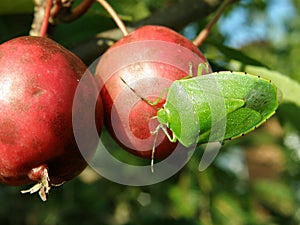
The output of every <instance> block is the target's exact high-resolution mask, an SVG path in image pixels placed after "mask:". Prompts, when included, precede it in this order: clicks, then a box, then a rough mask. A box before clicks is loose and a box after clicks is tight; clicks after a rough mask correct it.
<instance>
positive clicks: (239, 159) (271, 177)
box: [0, 0, 300, 225]
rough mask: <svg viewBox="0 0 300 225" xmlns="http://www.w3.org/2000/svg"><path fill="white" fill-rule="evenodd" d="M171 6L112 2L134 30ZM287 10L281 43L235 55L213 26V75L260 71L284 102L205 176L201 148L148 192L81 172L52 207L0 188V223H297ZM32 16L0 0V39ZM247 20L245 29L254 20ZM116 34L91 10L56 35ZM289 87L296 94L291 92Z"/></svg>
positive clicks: (24, 6) (299, 198)
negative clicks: (137, 23)
mask: <svg viewBox="0 0 300 225" xmlns="http://www.w3.org/2000/svg"><path fill="white" fill-rule="evenodd" d="M78 2H79V1H78V0H77V1H76V3H78ZM176 2H177V1H175V0H163V1H150V0H125V1H114V2H112V5H113V6H114V7H115V9H116V11H117V12H118V13H119V14H120V15H121V17H122V19H124V20H125V21H126V22H128V23H130V22H133V21H138V20H140V19H142V18H145V17H147V16H151V14H152V13H153V12H156V11H158V10H159V9H161V8H164V7H168V6H169V5H171V4H175V3H176ZM289 3H290V4H291V6H292V7H294V9H295V11H296V13H298V14H296V15H295V16H294V17H293V18H292V19H291V20H290V21H289V22H288V24H287V27H286V30H285V32H286V33H285V34H286V35H285V36H284V39H283V40H281V42H282V43H281V44H280V45H279V44H278V43H274V42H272V39H271V38H270V37H266V38H265V39H264V40H262V41H255V42H249V43H247V44H246V45H244V46H241V47H240V48H239V49H236V48H235V49H234V48H231V47H229V46H226V45H225V44H224V43H225V42H226V40H227V38H228V37H227V36H226V35H224V34H222V32H221V31H220V27H221V26H222V23H219V24H218V26H215V27H214V29H213V31H212V32H211V33H210V35H209V38H208V40H207V41H206V42H205V43H204V44H203V45H202V46H201V47H200V49H201V50H202V51H203V52H204V54H205V55H206V57H207V58H208V59H209V61H210V63H211V65H212V66H213V69H214V70H221V69H227V70H228V69H237V70H240V71H248V72H254V71H256V72H258V73H260V75H262V76H264V75H265V76H267V77H268V78H270V79H272V80H274V82H275V83H278V86H280V87H281V89H282V92H283V102H282V105H281V106H280V107H279V109H278V112H277V114H276V116H274V117H273V118H272V119H271V120H269V121H268V122H267V123H266V124H265V125H264V126H263V127H261V128H259V129H257V130H256V131H254V132H252V133H250V134H249V135H247V136H245V137H243V138H239V139H237V140H233V141H231V142H227V143H225V145H224V146H223V147H222V150H221V152H220V153H219V154H218V156H217V158H216V160H215V161H214V162H213V163H212V165H211V166H209V167H208V168H207V169H206V170H204V171H201V172H200V171H199V170H198V165H199V161H200V159H201V157H202V154H203V149H204V148H203V147H202V146H199V148H198V149H197V151H196V152H195V153H194V155H193V156H192V158H191V160H190V161H189V162H188V163H187V165H186V166H185V167H184V168H183V169H182V170H181V171H180V172H178V173H177V174H176V175H174V176H173V177H171V178H169V179H167V180H165V181H163V182H161V183H158V184H155V185H151V186H143V187H131V186H124V185H120V184H116V183H113V182H111V181H109V180H107V179H105V178H102V177H100V176H99V175H97V174H95V172H94V171H93V170H91V169H90V168H87V169H86V170H85V171H84V172H83V173H82V174H81V175H80V176H79V177H78V178H76V179H74V180H72V181H69V182H67V183H66V184H64V185H63V186H62V187H59V188H53V190H52V191H51V193H50V196H49V200H48V201H47V202H46V203H43V202H41V201H40V199H39V198H38V196H37V195H33V196H30V195H21V194H20V190H21V188H20V187H9V186H5V185H2V184H0V202H1V203H0V223H1V224H6V225H15V224H18V225H37V224H39V225H50V224H51V225H55V224H59V225H69V224H70V225H71V224H72V225H76V224H89V225H93V224H95V225H96V224H97V225H98V224H107V225H112V224H114V225H131V224H142V225H148V224H149V225H150V224H157V225H160V224H172V225H176V224H180V225H181V224H185V225H210V224H216V225H223V224H224V225H225V224H226V225H227V224H233V225H275V224H278V225H279V224H285V225H289V224H290V225H294V224H300V192H299V191H300V179H299V178H300V166H299V165H300V164H299V163H300V136H299V131H300V125H299V124H300V123H299V119H298V118H299V115H300V114H299V113H300V110H299V107H300V106H299V94H298V93H299V83H298V82H299V81H300V75H299V74H300V69H299V61H300V56H299V55H300V54H299V52H300V42H299V40H300V22H299V21H300V20H299V12H300V5H299V2H298V1H296V0H295V1H289ZM270 4H276V1H263V0H256V1H242V2H241V3H236V4H235V5H234V6H232V7H230V8H229V9H228V10H227V11H226V13H225V14H224V17H229V16H230V15H231V13H232V12H234V11H235V10H236V8H237V7H243V10H245V11H246V12H248V15H250V17H251V16H252V17H255V16H257V15H264V14H266V13H267V12H266V8H267V7H268V6H269V5H270ZM32 13H33V4H32V2H31V0H15V1H8V0H2V1H1V2H0V42H4V41H6V40H9V39H11V38H13V37H16V36H20V35H27V34H28V32H29V30H30V26H31V22H32V18H33V14H32ZM250 17H249V18H250ZM262 18H263V19H265V20H267V19H268V17H262ZM205 21H206V20H205ZM248 23H251V20H250V19H249V21H248ZM204 24H205V23H204V22H203V20H201V21H194V22H192V23H191V24H189V25H188V26H187V28H186V29H185V30H182V32H183V33H184V34H185V33H186V32H187V30H190V29H192V33H194V34H197V33H198V32H199V31H200V30H201V29H202V28H203V25H204ZM246 25H247V24H245V26H246ZM115 27H116V26H115V24H114V23H113V21H112V20H111V18H110V17H109V16H108V15H107V13H106V12H105V11H104V10H103V9H102V8H101V7H100V6H99V5H98V4H95V5H94V6H93V7H92V8H91V9H90V10H89V11H88V12H87V13H86V14H85V15H84V16H83V17H81V18H80V19H78V20H77V21H74V22H72V23H69V24H61V25H58V26H57V28H56V30H55V32H54V35H53V38H54V39H55V40H57V41H58V42H60V43H61V44H63V45H65V46H67V47H69V48H71V46H74V45H76V43H77V44H78V43H82V41H84V40H87V39H89V38H93V37H94V36H95V35H96V34H97V33H100V32H103V31H106V30H109V29H113V28H115ZM234 32H235V33H238V32H239V30H234ZM269 32H271V31H269ZM274 35H276V34H274ZM272 71H277V72H272ZM274 74H275V75H274ZM292 86H293V87H294V88H295V89H294V91H291V90H290V88H291V87H292ZM284 95H286V96H284ZM112 146H114V149H115V152H116V155H117V157H119V158H122V157H123V158H126V157H127V158H130V160H132V161H133V162H136V161H138V160H139V159H138V158H132V156H130V155H129V153H127V152H125V151H123V150H122V149H120V148H118V146H117V145H116V144H115V143H113V144H112ZM0 157H1V156H0Z"/></svg>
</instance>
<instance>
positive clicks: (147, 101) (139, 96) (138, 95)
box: [120, 77, 159, 110]
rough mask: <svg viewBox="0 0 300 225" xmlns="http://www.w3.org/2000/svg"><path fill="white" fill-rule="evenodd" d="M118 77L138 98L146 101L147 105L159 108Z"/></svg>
mask: <svg viewBox="0 0 300 225" xmlns="http://www.w3.org/2000/svg"><path fill="white" fill-rule="evenodd" d="M120 79H121V80H122V82H123V83H124V84H125V85H126V86H127V87H129V89H130V90H131V91H132V92H133V93H134V94H135V95H136V96H137V97H138V98H140V99H142V101H144V102H146V103H147V104H148V105H150V106H152V107H154V108H155V109H157V110H159V108H158V107H156V106H155V105H156V104H155V103H153V102H151V101H149V100H148V99H146V98H144V97H143V96H141V95H140V94H139V93H137V92H136V90H134V89H133V88H132V87H131V86H130V85H129V84H127V82H126V81H125V80H124V79H123V78H122V77H120Z"/></svg>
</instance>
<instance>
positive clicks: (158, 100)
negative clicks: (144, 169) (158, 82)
mask: <svg viewBox="0 0 300 225" xmlns="http://www.w3.org/2000/svg"><path fill="white" fill-rule="evenodd" d="M120 79H121V80H122V82H123V83H124V84H125V85H126V86H127V87H129V88H130V90H131V91H132V92H133V93H134V94H135V95H136V96H137V97H138V98H140V99H141V100H142V101H144V102H145V103H147V104H148V105H150V106H152V107H154V108H155V109H156V110H157V111H160V110H163V108H159V107H156V105H157V104H158V103H159V102H160V101H161V99H162V98H163V96H164V94H165V93H166V92H167V91H168V90H169V88H164V89H163V90H162V91H161V93H160V95H159V96H158V97H157V99H156V100H155V101H153V102H152V101H150V100H148V99H146V98H144V97H143V96H141V95H140V94H139V93H137V92H136V90H134V89H133V88H132V87H131V86H130V85H129V84H128V83H127V82H126V81H125V80H124V79H123V78H122V77H120ZM156 118H157V116H154V117H152V119H156ZM160 129H162V130H163V132H164V133H165V135H166V136H167V137H168V139H169V140H170V142H176V141H177V138H176V137H175V135H174V134H173V137H171V136H170V135H169V133H168V131H167V126H166V124H162V123H160V124H159V125H158V126H157V127H156V129H155V130H154V131H151V134H153V135H155V138H154V142H153V147H152V152H151V172H154V154H155V146H156V141H157V137H158V132H159V130H160Z"/></svg>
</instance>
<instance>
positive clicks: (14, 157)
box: [0, 36, 103, 186]
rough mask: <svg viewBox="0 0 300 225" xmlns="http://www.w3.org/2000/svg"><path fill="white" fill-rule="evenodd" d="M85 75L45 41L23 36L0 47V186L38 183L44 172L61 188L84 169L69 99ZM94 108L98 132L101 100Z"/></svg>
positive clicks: (81, 65) (76, 60)
mask: <svg viewBox="0 0 300 225" xmlns="http://www.w3.org/2000/svg"><path fill="white" fill-rule="evenodd" d="M86 71H87V67H86V66H85V65H84V63H83V62H82V61H81V60H80V59H79V58H78V57H77V56H76V55H74V54H73V53H71V52H70V51H69V50H67V49H65V48H64V47H62V46H61V45H59V44H58V43H56V42H55V41H53V40H51V39H48V38H44V37H33V36H23V37H18V38H15V39H12V40H9V41H7V42H4V43H2V44H1V45H0V89H1V91H0V155H1V157H0V182H2V183H5V184H8V185H15V186H18V185H24V184H28V183H36V182H37V183H39V182H42V181H41V180H42V179H43V177H42V176H43V173H44V172H43V171H45V169H46V170H47V172H48V176H49V179H50V183H51V184H60V183H62V182H65V181H68V180H70V179H72V178H74V177H76V176H77V175H78V174H80V173H81V172H82V171H83V169H84V168H85V167H86V166H87V162H86V160H85V159H84V158H83V157H82V155H81V153H80V151H79V149H78V147H77V145H76V140H75V138H74V135H73V129H72V103H73V98H74V93H75V90H76V87H77V85H78V83H79V80H80V78H81V77H82V76H83V74H84V73H85V72H86ZM95 87H96V86H95ZM88 91H93V90H92V89H90V90H88ZM94 91H95V92H96V91H97V90H96V89H95V90H94ZM83 100H84V99H83ZM97 106H98V109H99V110H97V115H95V116H96V118H97V129H98V132H101V128H102V125H103V110H102V101H101V98H99V99H98V102H97ZM83 107H84V104H83ZM81 111H82V113H83V115H82V117H83V118H84V117H85V115H84V110H81ZM91 154H93V153H92V152H91Z"/></svg>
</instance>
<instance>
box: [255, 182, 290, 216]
mask: <svg viewBox="0 0 300 225" xmlns="http://www.w3.org/2000/svg"><path fill="white" fill-rule="evenodd" d="M254 190H255V194H256V195H257V197H258V199H259V201H260V202H261V203H262V204H263V205H265V206H266V207H268V208H269V209H271V210H273V211H275V212H277V213H280V214H282V215H284V216H290V215H292V214H293V213H294V210H295V200H294V194H293V192H292V190H291V189H290V188H289V186H288V185H286V184H284V183H282V182H278V181H271V180H261V181H257V182H255V183H254Z"/></svg>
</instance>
